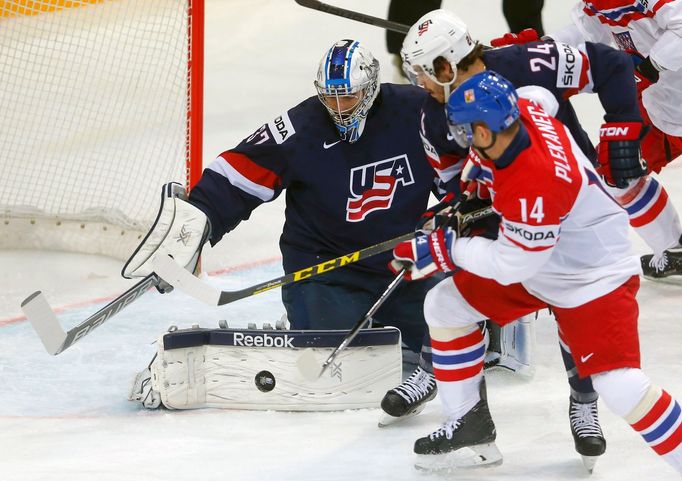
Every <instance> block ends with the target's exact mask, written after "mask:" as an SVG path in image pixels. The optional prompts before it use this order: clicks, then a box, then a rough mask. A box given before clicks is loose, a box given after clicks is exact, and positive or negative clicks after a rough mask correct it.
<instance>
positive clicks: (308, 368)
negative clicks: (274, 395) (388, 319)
mask: <svg viewBox="0 0 682 481" xmlns="http://www.w3.org/2000/svg"><path fill="white" fill-rule="evenodd" d="M406 273H407V270H406V269H401V270H400V272H398V274H396V276H395V278H394V279H393V280H392V281H391V283H390V284H389V285H388V286H387V287H386V289H385V290H384V292H383V293H382V294H381V295H380V296H379V298H378V299H377V300H376V301H375V302H374V304H372V307H370V308H369V310H368V311H367V312H366V313H365V315H364V316H362V317H361V318H360V320H359V321H358V322H356V323H355V325H354V326H353V328H352V329H351V330H350V331H348V334H346V337H344V338H343V340H342V341H341V343H340V344H339V345H338V346H337V347H336V349H334V350H333V351H332V353H331V354H330V355H329V357H327V359H326V360H325V361H324V362H323V363H322V365H320V364H319V363H318V361H317V359H316V358H315V354H314V353H313V352H312V351H311V350H309V351H306V352H304V353H303V354H301V356H300V357H299V358H298V360H297V361H296V367H298V370H299V372H300V373H301V375H303V376H304V377H305V378H306V379H308V380H310V381H314V380H316V379H319V378H320V376H322V374H324V372H325V371H326V370H327V368H328V367H329V366H330V365H331V363H332V362H334V359H336V357H337V356H338V355H339V354H341V352H342V351H343V350H344V349H346V348H347V347H348V345H349V344H350V343H351V342H353V339H355V337H356V336H357V335H358V333H359V332H360V330H361V329H362V328H363V327H364V326H365V324H367V323H368V322H369V320H370V319H372V317H373V316H374V314H376V313H377V311H378V310H379V308H380V307H381V306H382V305H383V303H384V302H385V301H386V299H388V298H389V296H390V295H391V294H393V292H394V291H395V290H396V289H397V288H398V286H399V285H400V283H401V282H402V281H403V279H404V278H405V274H406Z"/></svg>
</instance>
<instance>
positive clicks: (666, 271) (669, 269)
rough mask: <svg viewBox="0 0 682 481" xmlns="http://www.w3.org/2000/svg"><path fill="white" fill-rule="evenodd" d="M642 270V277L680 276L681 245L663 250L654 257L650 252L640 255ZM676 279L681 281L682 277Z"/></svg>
mask: <svg viewBox="0 0 682 481" xmlns="http://www.w3.org/2000/svg"><path fill="white" fill-rule="evenodd" d="M641 262H642V271H643V272H644V277H646V278H647V279H651V280H658V279H662V278H665V277H670V276H682V247H675V248H674V249H669V250H666V251H663V255H662V256H661V257H660V258H658V259H656V258H655V257H654V256H653V255H652V254H648V255H645V256H642V258H641ZM676 280H680V281H682V278H677V279H676Z"/></svg>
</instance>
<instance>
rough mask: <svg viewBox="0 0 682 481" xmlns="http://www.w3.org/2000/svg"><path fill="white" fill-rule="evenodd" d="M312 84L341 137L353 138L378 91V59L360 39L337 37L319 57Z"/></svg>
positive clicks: (356, 136)
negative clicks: (336, 40) (340, 38)
mask: <svg viewBox="0 0 682 481" xmlns="http://www.w3.org/2000/svg"><path fill="white" fill-rule="evenodd" d="M315 88H316V89H317V96H318V97H319V99H320V102H322V105H324V106H325V107H326V108H327V111H328V112H329V115H330V116H331V118H332V120H333V122H334V125H336V128H337V129H338V131H339V135H340V136H341V140H344V141H346V142H350V143H352V142H355V141H357V140H358V139H359V138H360V135H362V131H363V130H364V128H365V120H366V119H367V114H368V113H369V109H370V108H371V107H372V104H373V103H374V99H376V97H377V95H378V94H379V61H378V60H377V59H375V58H374V56H373V55H372V53H371V52H370V51H369V50H367V49H366V48H365V47H363V46H362V45H361V44H360V42H358V41H356V40H340V41H338V42H336V43H335V44H334V45H333V46H332V48H330V49H329V50H328V51H327V53H325V54H324V57H322V60H320V65H319V68H318V69H317V80H316V81H315Z"/></svg>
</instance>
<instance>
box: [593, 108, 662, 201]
mask: <svg viewBox="0 0 682 481" xmlns="http://www.w3.org/2000/svg"><path fill="white" fill-rule="evenodd" d="M648 131H649V126H645V125H643V124H642V123H641V122H608V123H605V124H603V125H602V126H601V129H600V130H599V145H598V146H597V152H598V154H599V157H598V158H599V166H598V167H597V171H598V172H599V173H600V174H601V175H602V176H603V177H604V179H605V180H606V183H607V184H609V185H611V186H615V187H618V188H619V189H623V188H625V187H627V186H628V183H629V181H630V180H632V179H638V178H640V177H643V176H645V175H646V174H647V164H646V161H645V160H644V159H643V158H642V156H641V153H640V149H639V144H640V140H641V139H642V138H643V137H644V136H645V135H646V133H647V132H648Z"/></svg>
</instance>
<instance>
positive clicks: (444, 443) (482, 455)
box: [414, 396, 502, 472]
mask: <svg viewBox="0 0 682 481" xmlns="http://www.w3.org/2000/svg"><path fill="white" fill-rule="evenodd" d="M495 437H496V433H495V424H494V423H493V420H492V417H491V416H490V410H489V409H488V402H487V401H486V399H485V396H482V397H481V400H480V401H479V402H478V403H476V405H475V406H474V407H473V408H471V410H470V411H469V412H467V413H466V414H465V415H464V416H462V417H461V418H459V419H449V420H448V421H446V422H445V424H443V426H441V427H440V428H439V429H437V430H436V431H434V432H433V433H431V434H430V435H428V436H426V437H423V438H420V439H417V441H416V442H415V443H414V452H415V453H416V454H417V461H416V462H415V467H416V468H417V469H423V470H427V471H438V472H447V471H451V470H453V469H458V468H473V467H479V466H496V465H499V464H502V453H500V451H499V449H497V445H496V444H495Z"/></svg>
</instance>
